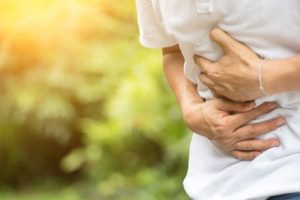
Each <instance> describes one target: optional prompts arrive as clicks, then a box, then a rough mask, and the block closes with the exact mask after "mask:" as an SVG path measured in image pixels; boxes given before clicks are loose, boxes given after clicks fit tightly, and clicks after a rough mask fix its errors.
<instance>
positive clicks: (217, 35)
mask: <svg viewBox="0 0 300 200" xmlns="http://www.w3.org/2000/svg"><path fill="white" fill-rule="evenodd" d="M210 38H211V40H213V41H214V42H216V43H218V44H219V45H221V46H222V48H223V49H224V50H225V52H228V51H230V50H231V49H234V48H236V46H237V45H239V42H238V41H236V40H234V39H233V38H232V37H230V36H229V35H228V34H227V33H225V32H224V31H222V30H221V29H218V28H216V29H213V30H212V31H211V33H210Z"/></svg>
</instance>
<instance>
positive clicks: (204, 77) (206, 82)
mask: <svg viewBox="0 0 300 200" xmlns="http://www.w3.org/2000/svg"><path fill="white" fill-rule="evenodd" d="M199 79H200V81H201V82H202V83H203V84H204V85H206V86H207V87H208V88H209V89H214V82H213V81H212V80H210V79H209V78H208V77H207V75H206V74H204V73H200V75H199Z"/></svg>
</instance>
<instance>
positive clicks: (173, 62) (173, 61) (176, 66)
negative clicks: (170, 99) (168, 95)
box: [163, 51, 203, 110]
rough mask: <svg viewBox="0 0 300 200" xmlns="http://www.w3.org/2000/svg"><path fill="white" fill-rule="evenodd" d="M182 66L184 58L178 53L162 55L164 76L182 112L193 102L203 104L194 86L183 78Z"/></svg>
mask: <svg viewBox="0 0 300 200" xmlns="http://www.w3.org/2000/svg"><path fill="white" fill-rule="evenodd" d="M183 65H184V58H183V56H182V54H181V52H180V51H173V52H167V53H164V55H163V67H164V72H165V76H166V78H167V81H168V83H169V86H170V88H171V89H172V91H173V93H174V94H175V96H176V99H177V102H178V103H179V105H180V107H181V109H182V110H184V109H185V108H186V107H188V106H189V105H190V104H192V103H193V102H197V103H199V102H201V103H202V102H203V99H202V98H201V97H200V96H199V95H198V93H197V87H196V85H195V84H194V83H192V82H191V81H189V80H188V79H187V78H186V77H185V76H184V72H183Z"/></svg>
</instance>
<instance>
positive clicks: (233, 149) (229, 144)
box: [182, 98, 285, 160]
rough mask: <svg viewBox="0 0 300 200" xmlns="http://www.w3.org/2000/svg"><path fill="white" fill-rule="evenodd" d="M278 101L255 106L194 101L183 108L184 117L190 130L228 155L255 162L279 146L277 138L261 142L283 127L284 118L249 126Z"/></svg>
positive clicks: (220, 101)
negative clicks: (263, 153)
mask: <svg viewBox="0 0 300 200" xmlns="http://www.w3.org/2000/svg"><path fill="white" fill-rule="evenodd" d="M277 107H278V104H277V103H275V102H269V103H264V104H262V105H260V106H258V107H255V104H254V102H247V103H238V102H233V101H230V100H227V99H221V98H218V99H212V100H208V101H206V102H205V103H202V102H201V101H199V102H197V101H194V102H192V103H190V104H189V105H188V106H185V107H184V108H183V110H182V111H183V118H184V120H185V122H186V124H187V126H188V128H189V129H190V130H192V131H193V132H195V133H198V134H201V135H202V136H205V137H207V138H208V139H210V140H211V141H213V142H214V144H215V145H216V146H217V147H219V148H220V149H221V150H223V151H224V152H227V153H229V154H230V155H232V156H233V157H235V158H237V159H240V160H253V159H254V158H255V157H257V156H258V155H259V154H260V153H261V152H262V151H264V150H267V149H269V148H272V147H277V146H279V141H278V139H276V138H273V139H267V140H259V139H255V138H256V137H258V136H260V135H262V134H265V133H268V132H270V131H272V130H274V129H276V128H278V127H280V126H282V125H283V124H285V120H284V118H283V117H276V118H273V119H271V120H268V121H265V122H261V123H257V124H248V123H249V122H250V121H252V120H254V119H256V118H258V117H259V116H261V115H264V114H266V113H268V112H270V111H272V110H274V109H275V108H277Z"/></svg>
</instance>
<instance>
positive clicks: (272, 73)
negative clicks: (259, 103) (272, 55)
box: [263, 55, 300, 94]
mask: <svg viewBox="0 0 300 200" xmlns="http://www.w3.org/2000/svg"><path fill="white" fill-rule="evenodd" d="M263 72H264V76H263V79H264V85H265V88H266V91H267V92H268V93H269V94H277V93H280V92H287V91H297V90H300V55H298V56H294V57H291V58H287V59H278V60H270V61H268V62H266V64H265V67H264V71H263Z"/></svg>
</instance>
